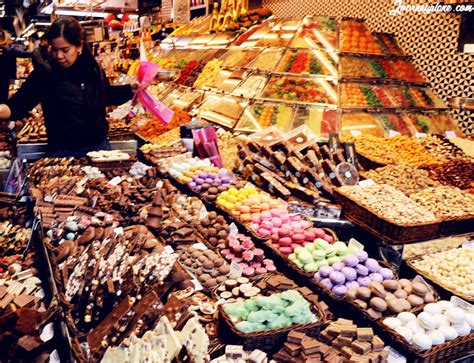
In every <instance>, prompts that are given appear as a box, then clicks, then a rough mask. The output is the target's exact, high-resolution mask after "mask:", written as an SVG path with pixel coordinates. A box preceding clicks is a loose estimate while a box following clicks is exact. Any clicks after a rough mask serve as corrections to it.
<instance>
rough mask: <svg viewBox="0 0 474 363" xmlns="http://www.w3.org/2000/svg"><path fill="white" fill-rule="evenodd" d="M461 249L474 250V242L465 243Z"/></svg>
mask: <svg viewBox="0 0 474 363" xmlns="http://www.w3.org/2000/svg"><path fill="white" fill-rule="evenodd" d="M461 247H462V248H473V247H474V240H472V241H467V242H464V243H463V244H462V245H461Z"/></svg>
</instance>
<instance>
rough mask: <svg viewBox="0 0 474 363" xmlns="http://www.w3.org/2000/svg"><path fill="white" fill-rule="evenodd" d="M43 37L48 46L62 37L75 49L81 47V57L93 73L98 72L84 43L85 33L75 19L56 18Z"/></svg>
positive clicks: (70, 17)
mask: <svg viewBox="0 0 474 363" xmlns="http://www.w3.org/2000/svg"><path fill="white" fill-rule="evenodd" d="M44 37H45V38H46V39H47V40H48V42H49V43H50V44H51V42H52V41H53V40H54V39H56V38H59V37H63V38H64V39H66V41H67V42H69V43H71V44H72V45H75V46H76V47H80V46H81V45H82V57H83V58H84V60H85V61H86V62H87V63H88V64H89V65H90V66H92V67H93V69H94V71H96V72H99V65H98V63H97V62H96V60H95V58H94V56H93V55H92V52H91V49H90V47H89V44H88V43H87V41H86V33H85V31H84V29H82V27H81V24H80V23H79V21H78V20H77V19H76V18H73V17H72V16H64V17H60V18H57V19H56V20H55V21H54V22H53V24H51V26H50V27H49V29H48V31H47V32H46V34H45V35H44Z"/></svg>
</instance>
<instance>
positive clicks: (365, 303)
mask: <svg viewBox="0 0 474 363" xmlns="http://www.w3.org/2000/svg"><path fill="white" fill-rule="evenodd" d="M354 302H355V303H356V304H357V305H359V306H360V307H361V308H362V309H364V310H366V309H367V308H368V307H369V305H368V304H367V302H365V301H364V300H361V299H355V300H354Z"/></svg>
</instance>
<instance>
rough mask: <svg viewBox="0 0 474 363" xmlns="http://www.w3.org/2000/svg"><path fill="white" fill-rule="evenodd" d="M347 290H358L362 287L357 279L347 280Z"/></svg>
mask: <svg viewBox="0 0 474 363" xmlns="http://www.w3.org/2000/svg"><path fill="white" fill-rule="evenodd" d="M346 287H347V290H356V289H358V288H359V287H360V285H359V283H358V282H357V281H347V282H346Z"/></svg>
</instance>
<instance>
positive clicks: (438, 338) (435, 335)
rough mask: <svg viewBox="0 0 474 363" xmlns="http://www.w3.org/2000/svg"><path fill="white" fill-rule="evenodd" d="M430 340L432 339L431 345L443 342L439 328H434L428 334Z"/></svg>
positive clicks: (442, 335)
mask: <svg viewBox="0 0 474 363" xmlns="http://www.w3.org/2000/svg"><path fill="white" fill-rule="evenodd" d="M428 335H429V337H430V338H431V340H432V341H433V345H439V344H443V343H444V334H443V333H441V332H440V331H439V330H434V331H432V332H431V333H429V334H428Z"/></svg>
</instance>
